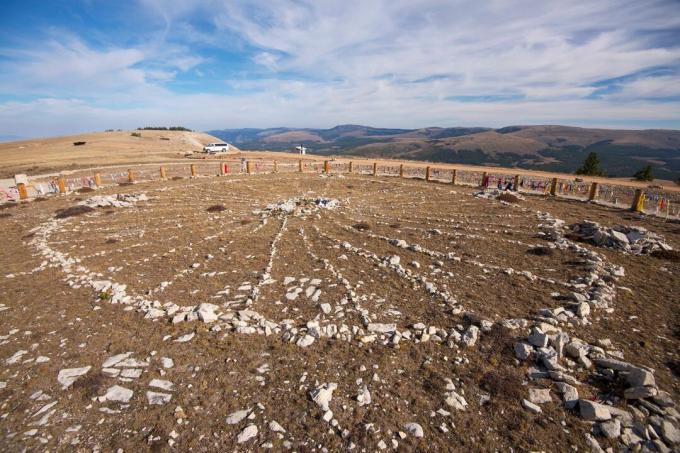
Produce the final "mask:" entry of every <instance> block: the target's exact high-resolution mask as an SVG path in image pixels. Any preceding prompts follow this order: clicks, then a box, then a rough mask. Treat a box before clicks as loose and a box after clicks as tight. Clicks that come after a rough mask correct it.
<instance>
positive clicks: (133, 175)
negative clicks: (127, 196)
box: [128, 168, 135, 182]
mask: <svg viewBox="0 0 680 453" xmlns="http://www.w3.org/2000/svg"><path fill="white" fill-rule="evenodd" d="M128 182H135V174H134V173H133V172H132V168H128Z"/></svg>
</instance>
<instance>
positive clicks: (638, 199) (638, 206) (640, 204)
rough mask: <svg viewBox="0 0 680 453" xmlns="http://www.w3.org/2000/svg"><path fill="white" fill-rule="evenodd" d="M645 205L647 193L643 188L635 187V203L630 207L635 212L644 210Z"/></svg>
mask: <svg viewBox="0 0 680 453" xmlns="http://www.w3.org/2000/svg"><path fill="white" fill-rule="evenodd" d="M644 207H645V193H644V192H643V191H642V189H635V195H634V196H633V204H632V205H631V207H630V209H631V210H632V211H634V212H642V211H643V210H644Z"/></svg>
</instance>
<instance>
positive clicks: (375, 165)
mask: <svg viewBox="0 0 680 453" xmlns="http://www.w3.org/2000/svg"><path fill="white" fill-rule="evenodd" d="M373 176H378V163H377V162H373Z"/></svg>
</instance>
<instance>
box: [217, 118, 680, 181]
mask: <svg viewBox="0 0 680 453" xmlns="http://www.w3.org/2000/svg"><path fill="white" fill-rule="evenodd" d="M208 133H209V134H210V135H213V136H215V137H219V138H220V139H222V140H225V141H227V142H229V143H233V144H234V145H236V146H238V147H239V148H241V149H248V150H270V151H288V150H291V149H292V148H293V147H294V146H297V145H303V146H306V147H308V148H309V149H310V151H311V152H312V153H315V154H322V155H356V156H365V157H381V158H400V159H414V160H427V161H431V162H446V163H461V164H475V165H502V166H508V167H520V168H527V169H534V170H545V171H558V172H573V171H574V170H575V169H576V168H577V167H578V166H579V165H580V164H581V162H582V161H583V159H585V157H586V155H587V154H588V153H590V152H591V151H594V152H597V153H598V155H599V157H600V160H601V161H602V165H603V167H604V169H605V171H606V172H607V175H608V176H618V177H623V176H632V175H633V173H635V172H636V171H637V170H639V169H640V168H641V167H643V166H644V165H646V164H647V163H649V164H652V166H653V167H654V173H655V176H656V177H657V178H660V179H672V180H675V179H677V178H680V131H677V130H657V129H650V130H614V129H588V128H581V127H568V126H508V127H503V128H500V129H491V128H485V127H448V128H441V127H428V128H423V129H384V128H374V127H368V126H360V125H352V124H346V125H340V126H335V127H333V128H331V129H293V128H272V129H223V130H214V131H208Z"/></svg>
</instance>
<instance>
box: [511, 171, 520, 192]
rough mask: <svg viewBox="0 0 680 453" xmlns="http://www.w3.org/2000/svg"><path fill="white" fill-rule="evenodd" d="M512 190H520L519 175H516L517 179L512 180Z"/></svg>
mask: <svg viewBox="0 0 680 453" xmlns="http://www.w3.org/2000/svg"><path fill="white" fill-rule="evenodd" d="M512 190H514V191H515V192H519V175H515V180H514V181H513V182H512Z"/></svg>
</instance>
